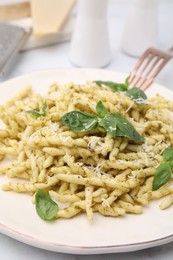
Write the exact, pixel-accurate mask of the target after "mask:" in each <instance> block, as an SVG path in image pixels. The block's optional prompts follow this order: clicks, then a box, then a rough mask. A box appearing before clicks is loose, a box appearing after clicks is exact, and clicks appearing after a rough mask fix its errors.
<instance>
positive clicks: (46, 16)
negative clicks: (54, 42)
mask: <svg viewBox="0 0 173 260" xmlns="http://www.w3.org/2000/svg"><path fill="white" fill-rule="evenodd" d="M74 3H75V0H31V14H32V20H33V32H34V34H35V35H45V34H54V33H57V32H58V31H59V30H60V28H61V27H62V25H63V23H64V22H65V21H66V19H67V18H68V16H69V14H70V11H71V9H72V7H73V5H74Z"/></svg>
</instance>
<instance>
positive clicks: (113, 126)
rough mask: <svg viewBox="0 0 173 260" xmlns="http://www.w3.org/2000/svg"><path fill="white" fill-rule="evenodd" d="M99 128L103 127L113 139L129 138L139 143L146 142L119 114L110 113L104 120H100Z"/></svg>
mask: <svg viewBox="0 0 173 260" xmlns="http://www.w3.org/2000/svg"><path fill="white" fill-rule="evenodd" d="M99 126H102V127H103V128H104V129H105V130H106V131H107V132H108V133H110V134H111V135H112V136H113V137H116V136H122V137H128V138H130V139H132V140H134V141H135V142H137V143H141V142H143V141H144V138H143V137H142V136H141V135H140V134H139V133H138V132H137V131H136V130H135V128H134V126H133V125H132V124H131V123H130V122H129V121H128V120H127V119H125V118H124V117H122V116H120V115H118V114H115V113H108V114H107V115H106V116H105V117H104V118H99Z"/></svg>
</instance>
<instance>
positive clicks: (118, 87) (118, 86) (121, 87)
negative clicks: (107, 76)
mask: <svg viewBox="0 0 173 260" xmlns="http://www.w3.org/2000/svg"><path fill="white" fill-rule="evenodd" d="M94 82H95V83H96V84H97V85H98V86H99V87H102V86H103V85H104V86H107V87H109V88H111V89H112V90H113V92H116V91H126V90H128V84H127V81H126V82H125V83H115V82H113V81H101V80H96V81H94Z"/></svg>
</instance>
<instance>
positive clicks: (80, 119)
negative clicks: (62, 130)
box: [61, 111, 98, 132]
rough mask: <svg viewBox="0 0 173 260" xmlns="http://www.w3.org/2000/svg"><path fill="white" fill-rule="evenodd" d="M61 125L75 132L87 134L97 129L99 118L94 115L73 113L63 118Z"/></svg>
mask: <svg viewBox="0 0 173 260" xmlns="http://www.w3.org/2000/svg"><path fill="white" fill-rule="evenodd" d="M61 123H62V124H63V125H66V126H68V127H69V128H70V129H71V130H72V131H74V132H85V131H89V130H93V129H95V128H96V127H97V125H98V118H97V116H96V115H93V114H89V113H85V112H80V111H72V112H69V113H66V114H64V115H63V116H62V118H61Z"/></svg>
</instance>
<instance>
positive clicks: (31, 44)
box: [0, 0, 173, 89]
mask: <svg viewBox="0 0 173 260" xmlns="http://www.w3.org/2000/svg"><path fill="white" fill-rule="evenodd" d="M80 1H85V2H86V1H87V0H78V1H75V0H69V1H68V0H57V2H56V1H55V0H47V1H46V0H42V3H43V2H44V3H45V2H47V3H46V10H47V11H46V15H45V13H44V12H45V9H44V8H43V6H42V5H40V6H39V8H38V6H37V5H38V3H40V1H39V0H35V1H34V0H32V1H31V2H29V1H26V0H24V1H22V0H0V20H1V22H4V21H5V22H8V23H10V24H13V25H14V24H16V25H18V26H20V27H22V28H24V29H27V30H29V31H30V35H29V36H28V38H27V40H26V41H25V43H24V44H23V45H22V46H21V48H20V52H19V53H18V54H17V55H16V56H15V61H14V62H13V65H11V66H10V69H9V70H8V73H6V75H5V77H4V78H3V80H5V79H9V78H12V77H15V76H19V75H22V74H25V73H29V72H33V71H36V70H43V69H52V68H67V69H69V68H75V67H76V66H77V67H104V68H105V69H111V70H114V71H121V72H125V73H130V71H131V69H132V68H133V66H134V65H135V62H136V60H137V58H138V56H139V55H140V53H141V50H140V47H141V49H142V46H141V44H142V43H140V42H139V40H140V39H141V37H142V35H144V37H145V39H147V40H151V39H148V38H147V37H150V38H152V37H154V39H155V44H154V45H155V46H156V47H158V48H160V49H163V50H166V49H168V48H169V47H171V46H172V45H173V33H172V32H173V1H172V0H136V1H135V0H108V1H106V0H103V1H102V0H99V1H98V0H92V1H90V0H88V2H87V5H88V6H87V8H88V9H87V10H84V8H83V10H82V7H81V6H80V8H79V6H78V5H79V2H80ZM96 1H97V2H99V8H100V9H99V8H96V6H95V7H94V6H93V4H94V2H95V4H96ZM105 1H106V3H105ZM55 2H56V4H55ZM103 2H104V4H103ZM20 4H21V6H20ZM102 4H103V5H104V6H102V7H101V5H102ZM105 4H106V12H104V10H105ZM54 5H55V6H54ZM5 8H6V9H5ZM10 8H11V9H10ZM85 9H86V8H85ZM98 9H99V10H100V11H98ZM85 11H86V12H85ZM87 12H88V13H87ZM98 12H100V13H99V14H98ZM99 15H100V16H99ZM31 16H32V18H31ZM79 16H82V19H81V20H82V25H81V20H79V21H78V22H77V20H78V19H79ZM103 16H104V19H103V21H102V22H103V24H104V25H105V23H106V25H105V26H107V28H106V27H105V28H104V30H106V29H107V32H108V35H107V34H106V33H107V32H106V33H105V31H102V29H103V27H101V26H100V28H101V29H99V30H100V31H99V32H98V31H97V26H98V24H97V22H98V20H99V19H101V18H103ZM148 16H150V18H149V17H148ZM77 17H78V18H77ZM83 17H85V18H86V19H85V21H83ZM94 17H95V19H94ZM87 19H90V25H91V24H93V31H92V33H93V34H92V35H93V37H91V38H90V39H88V42H87V46H88V50H91V49H92V50H93V51H94V50H97V45H96V44H95V43H96V41H97V40H98V37H100V38H99V41H100V42H101V43H102V45H104V44H106V43H103V42H104V41H105V42H106V41H107V42H108V43H109V46H106V45H104V46H105V48H104V54H105V55H107V62H105V64H104V63H103V64H101V63H100V64H99V63H98V64H95V63H93V60H91V58H90V57H89V54H88V56H87V57H89V58H88V61H87V63H85V62H84V63H82V62H83V60H84V59H85V57H82V58H81V59H82V62H75V61H76V59H79V57H76V56H77V55H78V56H79V54H80V52H82V51H83V50H85V49H84V48H86V46H83V43H82V44H80V45H79V46H77V42H79V41H78V40H81V39H78V38H80V37H82V36H83V35H85V36H86V27H85V26H86V23H87V22H88V21H87V22H86V20H87ZM105 19H106V21H105ZM149 19H150V20H149ZM147 21H149V24H150V25H151V26H149V29H151V30H150V35H149V36H148V35H147V30H145V29H146V26H147ZM91 22H92V23H91ZM104 22H105V23H104ZM51 23H52V24H53V26H52V27H51V26H50V27H49V26H48V24H49V25H51ZM79 23H80V26H78V27H80V28H78V30H77V32H76V35H77V36H75V37H77V40H76V39H75V44H76V45H74V46H72V39H73V37H74V32H75V30H76V27H77V24H79ZM40 24H41V26H40ZM94 24H95V31H94ZM136 25H138V26H136ZM39 26H40V27H39ZM42 27H43V28H42ZM150 27H151V28H150ZM87 29H88V27H87ZM39 30H40V31H39ZM88 30H91V28H89V29H88ZM96 31H97V33H96ZM87 33H90V32H89V31H87ZM145 34H146V36H145ZM81 35H82V36H81ZM2 37H3V35H2V33H0V40H2ZM100 39H101V40H100ZM73 40H74V39H73ZM148 42H150V41H148ZM94 44H95V45H94ZM82 47H83V49H82ZM134 47H135V49H134ZM148 47H150V46H148ZM3 48H4V47H3ZM72 48H73V49H72ZM94 48H95V49H94ZM99 48H100V51H101V46H100V45H99ZM106 48H107V49H108V48H109V50H107V52H106ZM76 49H77V51H76V52H75V51H74V50H76ZM74 52H75V53H74ZM83 52H84V51H83ZM94 53H96V52H94ZM104 54H103V55H104ZM141 54H142V53H141ZM0 55H1V54H0ZM98 55H99V54H97V56H98ZM108 56H109V57H108ZM96 58H97V57H96ZM105 59H106V58H105ZM172 64H173V61H172V60H171V61H170V62H169V63H168V64H167V65H166V67H165V68H164V70H163V71H162V72H161V73H160V75H159V76H158V77H157V79H156V82H159V83H160V84H163V85H165V86H166V87H169V88H171V89H173V84H172V82H173V73H172Z"/></svg>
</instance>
